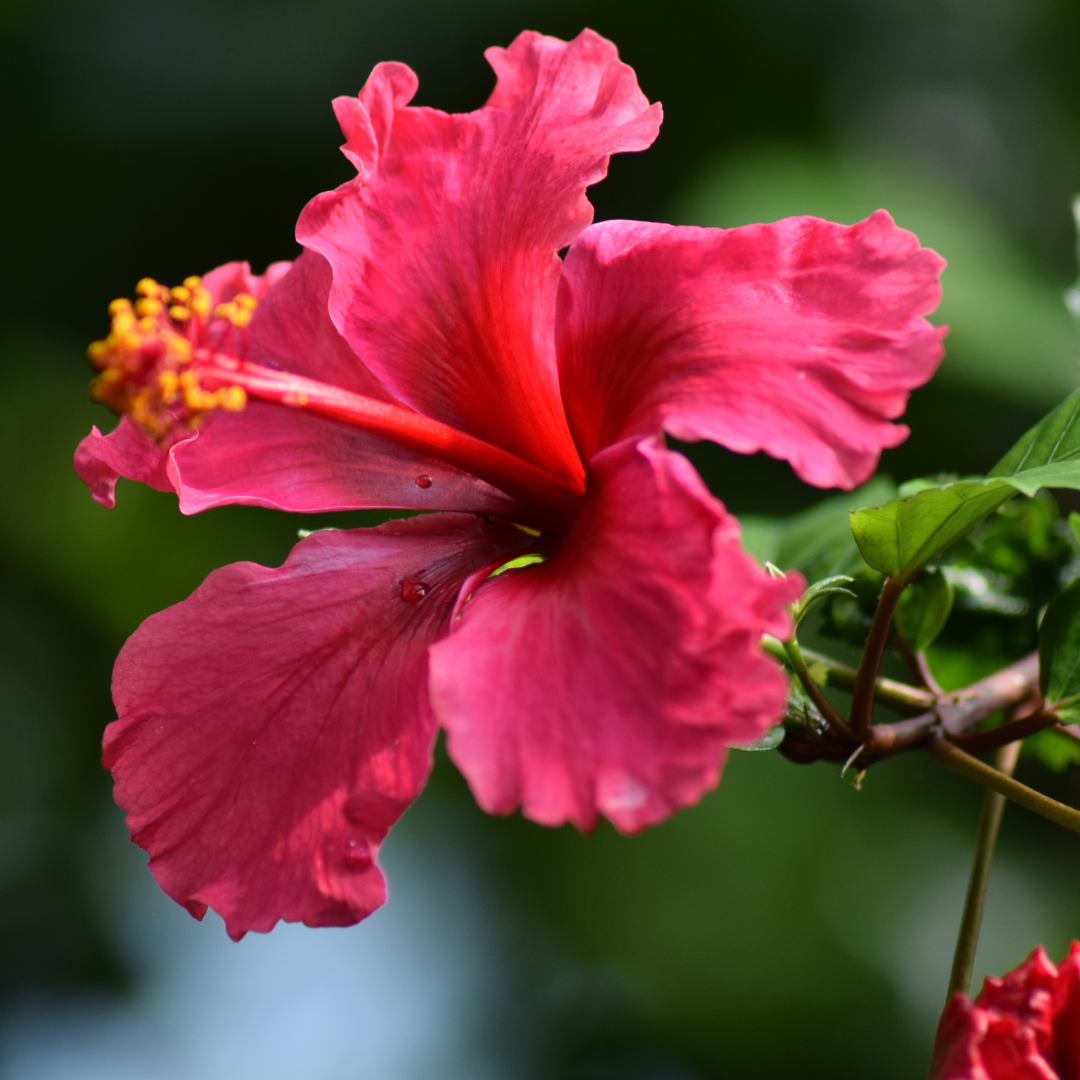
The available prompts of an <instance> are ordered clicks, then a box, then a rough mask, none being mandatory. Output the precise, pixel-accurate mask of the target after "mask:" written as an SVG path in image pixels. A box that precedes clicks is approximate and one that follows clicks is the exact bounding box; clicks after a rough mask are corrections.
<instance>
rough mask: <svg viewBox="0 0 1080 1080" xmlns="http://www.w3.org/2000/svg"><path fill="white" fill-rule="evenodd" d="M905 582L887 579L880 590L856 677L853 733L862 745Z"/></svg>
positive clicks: (852, 712)
mask: <svg viewBox="0 0 1080 1080" xmlns="http://www.w3.org/2000/svg"><path fill="white" fill-rule="evenodd" d="M907 584H908V583H907V581H906V580H905V579H904V578H893V577H888V578H886V579H885V586H884V588H883V589H882V590H881V597H880V599H879V600H878V606H877V611H875V612H874V621H873V622H872V623H871V624H870V633H869V634H868V635H867V638H866V647H865V648H864V649H863V654H862V659H861V660H860V661H859V671H858V674H857V675H856V677H855V686H854V688H853V689H852V691H851V731H852V733H853V735H854V736H855V738H856V739H857V740H858V741H859V742H864V741H865V740H866V739H867V737H868V736H869V735H870V723H871V720H872V717H873V711H874V683H875V682H876V681H877V675H878V671H879V670H880V668H881V658H882V656H884V654H885V645H886V642H887V641H888V640H889V627H890V626H891V625H892V618H893V614H894V613H895V611H896V605H897V603H898V602H899V600H900V594H901V593H902V592H903V591H904V589H906V588H907Z"/></svg>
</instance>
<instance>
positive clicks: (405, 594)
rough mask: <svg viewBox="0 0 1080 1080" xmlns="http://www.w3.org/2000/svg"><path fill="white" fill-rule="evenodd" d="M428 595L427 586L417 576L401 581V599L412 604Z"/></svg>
mask: <svg viewBox="0 0 1080 1080" xmlns="http://www.w3.org/2000/svg"><path fill="white" fill-rule="evenodd" d="M425 596H427V586H426V585H425V584H424V583H423V582H422V581H418V580H417V579H416V578H405V580H404V581H403V582H402V583H401V599H402V600H405V601H406V602H408V603H410V604H415V603H416V601H417V600H421V599H423V598H424V597H425Z"/></svg>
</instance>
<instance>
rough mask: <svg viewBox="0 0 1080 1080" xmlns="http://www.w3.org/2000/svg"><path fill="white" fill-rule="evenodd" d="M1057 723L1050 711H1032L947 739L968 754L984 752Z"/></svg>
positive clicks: (1006, 744)
mask: <svg viewBox="0 0 1080 1080" xmlns="http://www.w3.org/2000/svg"><path fill="white" fill-rule="evenodd" d="M1056 723H1057V717H1056V716H1055V715H1054V714H1053V713H1050V712H1042V711H1039V712H1033V713H1031V714H1030V715H1029V716H1022V717H1021V718H1020V719H1019V720H1010V721H1009V722H1008V723H1006V724H999V725H998V726H997V727H992V728H987V729H986V731H973V732H968V733H967V734H958V735H951V736H950V737H949V741H950V742H952V743H954V744H955V745H956V746H959V747H960V749H961V750H966V751H967V752H968V753H969V754H985V753H986V752H987V751H989V750H996V749H997V748H998V747H1000V746H1008V745H1009V743H1013V742H1016V740H1017V739H1026V738H1027V737H1028V736H1029V735H1034V734H1035V733H1036V732H1037V731H1042V729H1043V728H1047V727H1051V726H1052V725H1053V724H1056Z"/></svg>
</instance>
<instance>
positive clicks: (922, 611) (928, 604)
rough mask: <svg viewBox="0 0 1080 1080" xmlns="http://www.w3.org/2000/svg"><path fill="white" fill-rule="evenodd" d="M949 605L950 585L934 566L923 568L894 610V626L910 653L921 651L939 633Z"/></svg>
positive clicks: (950, 608)
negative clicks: (932, 567) (929, 568)
mask: <svg viewBox="0 0 1080 1080" xmlns="http://www.w3.org/2000/svg"><path fill="white" fill-rule="evenodd" d="M952 605H953V590H952V585H951V584H950V583H949V579H948V578H947V577H946V576H945V574H944V573H943V572H942V571H941V570H939V569H936V568H935V569H932V570H924V571H923V572H922V573H921V574H920V575H919V576H918V577H917V578H916V579H915V580H914V581H913V582H912V583H911V585H910V587H909V588H907V589H905V590H904V594H903V595H902V596H901V597H900V603H899V605H898V606H897V609H896V625H897V627H898V629H899V630H900V633H901V634H903V635H904V639H905V640H906V641H907V643H908V646H909V647H910V648H911V651H912V652H922V651H923V650H924V649H925V648H926V647H927V646H928V645H929V644H930V643H931V642H932V641H933V640H934V639H935V638H936V637H937V636H938V634H940V633H941V631H942V629H943V628H944V626H945V620H946V619H948V617H949V612H950V611H952Z"/></svg>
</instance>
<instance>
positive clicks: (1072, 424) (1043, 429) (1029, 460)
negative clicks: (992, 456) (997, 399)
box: [990, 390, 1080, 495]
mask: <svg viewBox="0 0 1080 1080" xmlns="http://www.w3.org/2000/svg"><path fill="white" fill-rule="evenodd" d="M1051 467H1053V469H1051ZM1055 469H1056V471H1054V470H1055ZM1040 470H1047V471H1043V472H1042V473H1041V475H1042V476H1044V477H1050V478H1052V481H1051V482H1048V481H1046V480H1044V481H1043V482H1042V484H1041V485H1039V486H1042V487H1076V486H1077V484H1078V483H1080V390H1077V391H1076V392H1075V393H1072V394H1070V395H1069V396H1068V397H1067V398H1066V399H1065V400H1064V401H1063V402H1062V403H1061V404H1060V405H1059V406H1058V407H1057V408H1056V409H1054V410H1053V412H1050V413H1048V414H1047V415H1046V416H1044V417H1043V418H1042V419H1041V420H1040V421H1039V422H1038V423H1037V424H1036V425H1035V426H1034V427H1033V428H1032V429H1031V430H1030V431H1028V432H1027V433H1026V434H1024V435H1023V436H1022V437H1021V438H1020V439H1019V440H1018V441H1017V442H1016V444H1015V445H1014V446H1013V448H1012V449H1011V450H1010V451H1009V452H1008V453H1007V454H1006V455H1005V456H1004V457H1003V458H1002V459H1001V460H1000V461H999V462H998V463H997V464H996V465H995V466H994V467H993V468H992V469H991V470H990V476H991V477H1008V478H1010V479H1015V481H1016V482H1017V483H1019V482H1021V474H1025V475H1026V477H1027V480H1026V481H1023V482H1024V483H1025V487H1023V488H1020V490H1021V491H1023V492H1024V494H1025V495H1031V494H1034V490H1032V491H1027V490H1026V487H1029V486H1030V485H1031V483H1032V482H1034V480H1035V477H1033V476H1032V474H1033V473H1036V472H1039V471H1040ZM1059 479H1063V480H1067V481H1069V482H1066V483H1059V482H1058V480H1059Z"/></svg>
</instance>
